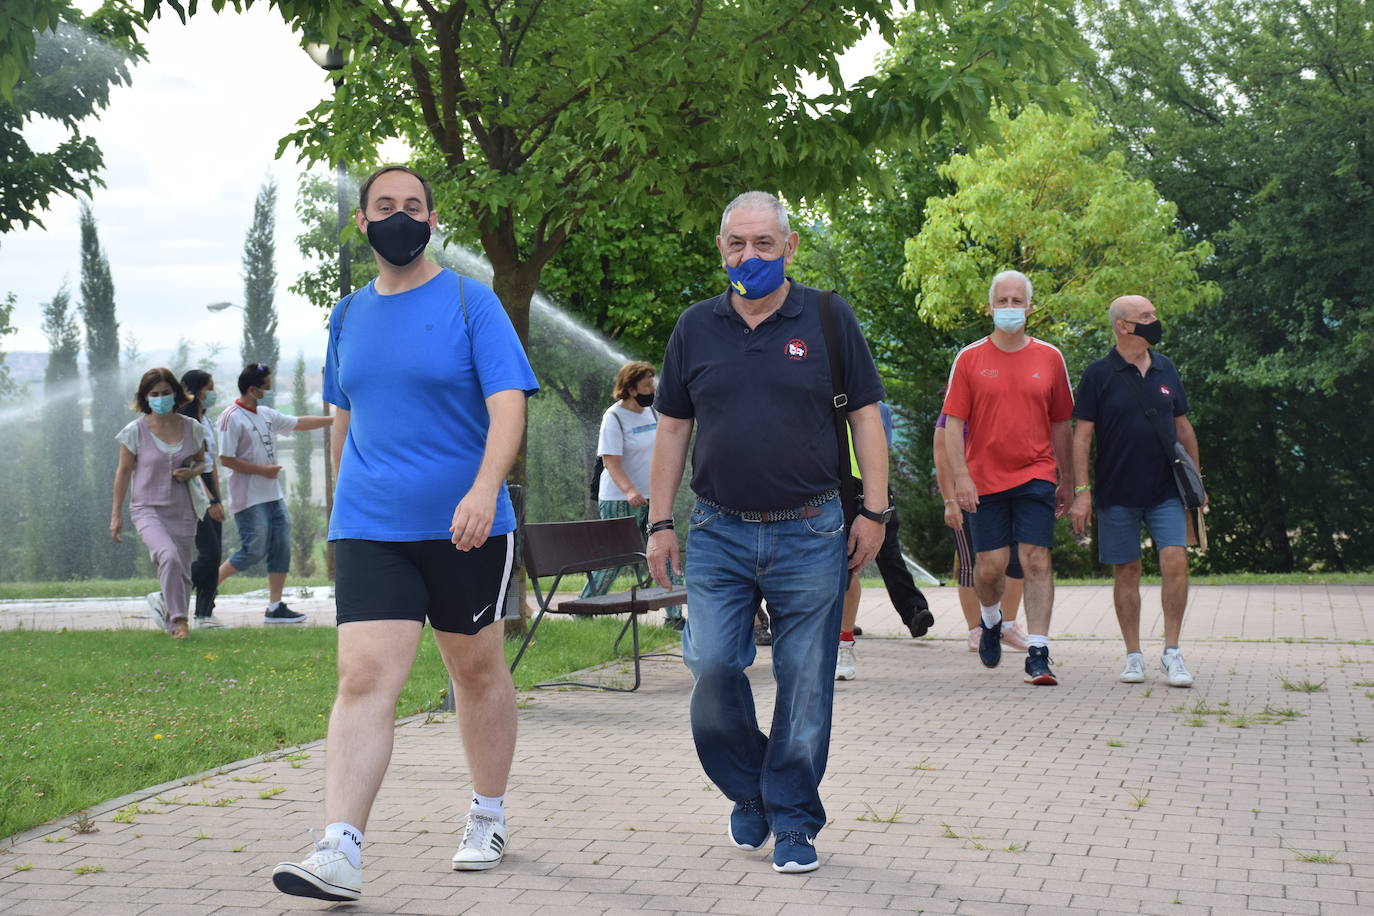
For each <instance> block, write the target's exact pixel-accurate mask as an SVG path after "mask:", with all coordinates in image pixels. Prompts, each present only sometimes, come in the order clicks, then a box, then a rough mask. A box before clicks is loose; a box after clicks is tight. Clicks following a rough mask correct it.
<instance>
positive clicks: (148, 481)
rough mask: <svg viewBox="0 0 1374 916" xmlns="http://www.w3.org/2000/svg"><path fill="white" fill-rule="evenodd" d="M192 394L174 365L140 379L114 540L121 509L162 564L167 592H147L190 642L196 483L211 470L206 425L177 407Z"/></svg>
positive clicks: (124, 445)
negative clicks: (126, 501)
mask: <svg viewBox="0 0 1374 916" xmlns="http://www.w3.org/2000/svg"><path fill="white" fill-rule="evenodd" d="M188 400H190V398H188V397H187V395H186V390H185V389H184V388H182V387H181V382H179V381H177V377H176V376H175V375H173V374H172V372H171V370H169V369H149V370H148V371H147V372H145V373H144V374H143V378H142V379H141V380H140V381H139V383H138V392H137V394H135V396H134V403H133V409H134V410H137V411H139V412H140V413H142V414H143V416H141V417H139V418H138V419H137V420H134V421H133V422H132V423H130V424H129V425H128V426H126V427H124V428H123V429H122V430H120V431H119V434H118V435H117V436H115V439H116V440H117V441H118V442H119V467H118V469H117V470H116V471H115V479H114V505H113V507H112V508H111V511H110V537H111V538H113V539H114V541H115V542H116V543H118V542H119V532H120V529H121V528H122V527H123V522H122V520H121V515H120V509H121V507H122V506H123V505H124V497H125V496H126V495H128V496H129V516H130V517H131V518H132V519H133V522H134V527H135V528H137V529H138V536H139V537H140V538H142V539H143V543H144V544H145V545H146V546H147V547H148V555H149V557H151V558H152V561H153V564H154V565H155V566H156V567H157V579H158V584H159V585H160V586H161V591H160V592H154V593H153V594H151V595H149V596H148V603H149V605H151V607H152V609H153V615H154V618H155V619H158V620H159V622H160V623H161V624H162V628H163V629H164V630H166V631H167V633H168V634H169V635H171V636H173V637H175V638H177V639H185V638H186V633H187V620H186V612H187V609H188V608H189V606H190V600H191V555H192V552H193V550H194V547H195V540H196V520H197V510H196V507H195V503H194V502H193V500H192V495H191V490H190V486H191V485H192V484H194V483H195V482H196V481H197V480H198V478H199V477H200V474H201V472H202V471H204V470H205V427H204V426H202V425H201V424H200V423H197V422H196V421H195V420H193V419H191V418H190V417H187V416H183V415H181V414H179V413H176V412H175V408H176V407H177V406H179V405H181V404H184V403H186V402H187V401H188Z"/></svg>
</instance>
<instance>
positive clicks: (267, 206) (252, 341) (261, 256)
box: [239, 178, 281, 386]
mask: <svg viewBox="0 0 1374 916" xmlns="http://www.w3.org/2000/svg"><path fill="white" fill-rule="evenodd" d="M276 211H277V183H276V182H275V181H274V180H272V179H270V178H269V179H268V180H267V181H265V182H263V184H262V188H261V189H259V191H258V196H257V198H256V199H255V200H254V201H253V223H252V225H251V226H249V228H248V235H247V237H246V238H245V239H244V242H243V343H242V345H241V346H240V348H239V355H240V356H241V357H242V358H243V364H244V365H245V366H246V365H248V364H249V363H265V364H267V365H269V366H271V367H272V371H273V372H274V373H275V372H278V371H279V370H280V369H281V367H280V366H279V365H277V363H278V362H279V359H278V357H279V355H280V354H279V350H278V345H277V308H276V305H275V304H274V300H275V299H276V290H277V267H276V258H277V245H276V239H275V237H274V236H275V233H276V226H277V212H276ZM275 384H276V383H275V382H274V383H273V385H274V386H275Z"/></svg>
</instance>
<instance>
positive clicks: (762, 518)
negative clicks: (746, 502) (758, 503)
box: [739, 512, 768, 524]
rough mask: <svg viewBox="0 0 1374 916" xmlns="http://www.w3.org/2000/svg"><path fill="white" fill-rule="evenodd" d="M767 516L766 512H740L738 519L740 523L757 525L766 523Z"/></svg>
mask: <svg viewBox="0 0 1374 916" xmlns="http://www.w3.org/2000/svg"><path fill="white" fill-rule="evenodd" d="M767 515H768V513H767V512H741V513H740V514H739V517H740V520H741V521H745V522H754V523H755V524H759V523H761V522H766V521H768V518H767Z"/></svg>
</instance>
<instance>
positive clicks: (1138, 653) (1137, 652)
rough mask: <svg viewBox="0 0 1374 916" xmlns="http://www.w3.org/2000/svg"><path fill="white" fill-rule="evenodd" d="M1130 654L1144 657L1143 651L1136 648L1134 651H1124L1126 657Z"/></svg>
mask: <svg viewBox="0 0 1374 916" xmlns="http://www.w3.org/2000/svg"><path fill="white" fill-rule="evenodd" d="M1132 655H1139V656H1140V657H1142V658H1144V657H1145V653H1143V652H1141V651H1140V650H1139V649H1136V650H1135V651H1134V652H1127V653H1126V657H1127V658H1130V657H1131V656H1132Z"/></svg>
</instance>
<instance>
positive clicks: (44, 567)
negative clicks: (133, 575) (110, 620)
mask: <svg viewBox="0 0 1374 916" xmlns="http://www.w3.org/2000/svg"><path fill="white" fill-rule="evenodd" d="M43 333H44V334H45V335H46V336H47V338H48V365H47V368H46V370H45V371H44V374H43V400H44V405H43V413H42V418H43V419H42V423H43V451H42V455H43V460H42V462H41V463H40V465H39V467H38V468H35V469H34V471H35V473H36V475H37V476H38V484H39V485H38V486H37V487H34V488H33V489H32V491H31V492H33V493H34V494H35V495H36V496H37V498H38V502H37V504H36V505H35V507H34V512H33V519H34V522H35V523H36V524H34V525H32V526H29V528H30V529H31V532H26V533H30V536H31V537H32V538H33V539H34V540H33V542H32V549H31V550H30V551H29V554H30V562H29V565H30V566H31V571H30V575H32V576H33V577H34V578H37V579H71V578H78V577H80V576H83V575H88V574H89V570H90V555H91V554H90V548H91V543H92V541H93V540H94V539H96V538H99V537H102V536H104V531H102V530H99V529H98V528H96V526H91V525H85V526H80V529H76V527H75V526H73V525H72V519H76V518H81V517H82V515H83V514H84V511H85V509H86V507H88V506H90V505H92V504H93V503H94V504H95V505H99V501H97V500H93V499H92V496H93V495H94V494H92V493H91V491H90V479H89V478H88V477H87V473H88V471H89V468H88V466H87V463H86V441H85V435H84V434H83V432H82V429H81V426H82V417H81V399H80V396H81V378H80V373H79V370H78V368H77V354H78V353H79V352H80V350H81V328H80V327H79V326H78V324H77V322H76V318H75V316H74V314H73V312H72V308H71V295H70V293H69V292H68V291H67V287H66V286H65V285H64V286H63V287H62V288H61V289H59V290H58V291H57V294H56V295H54V296H53V297H52V299H51V300H49V301H48V302H46V303H44V305H43ZM93 528H96V530H92V529H93Z"/></svg>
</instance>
